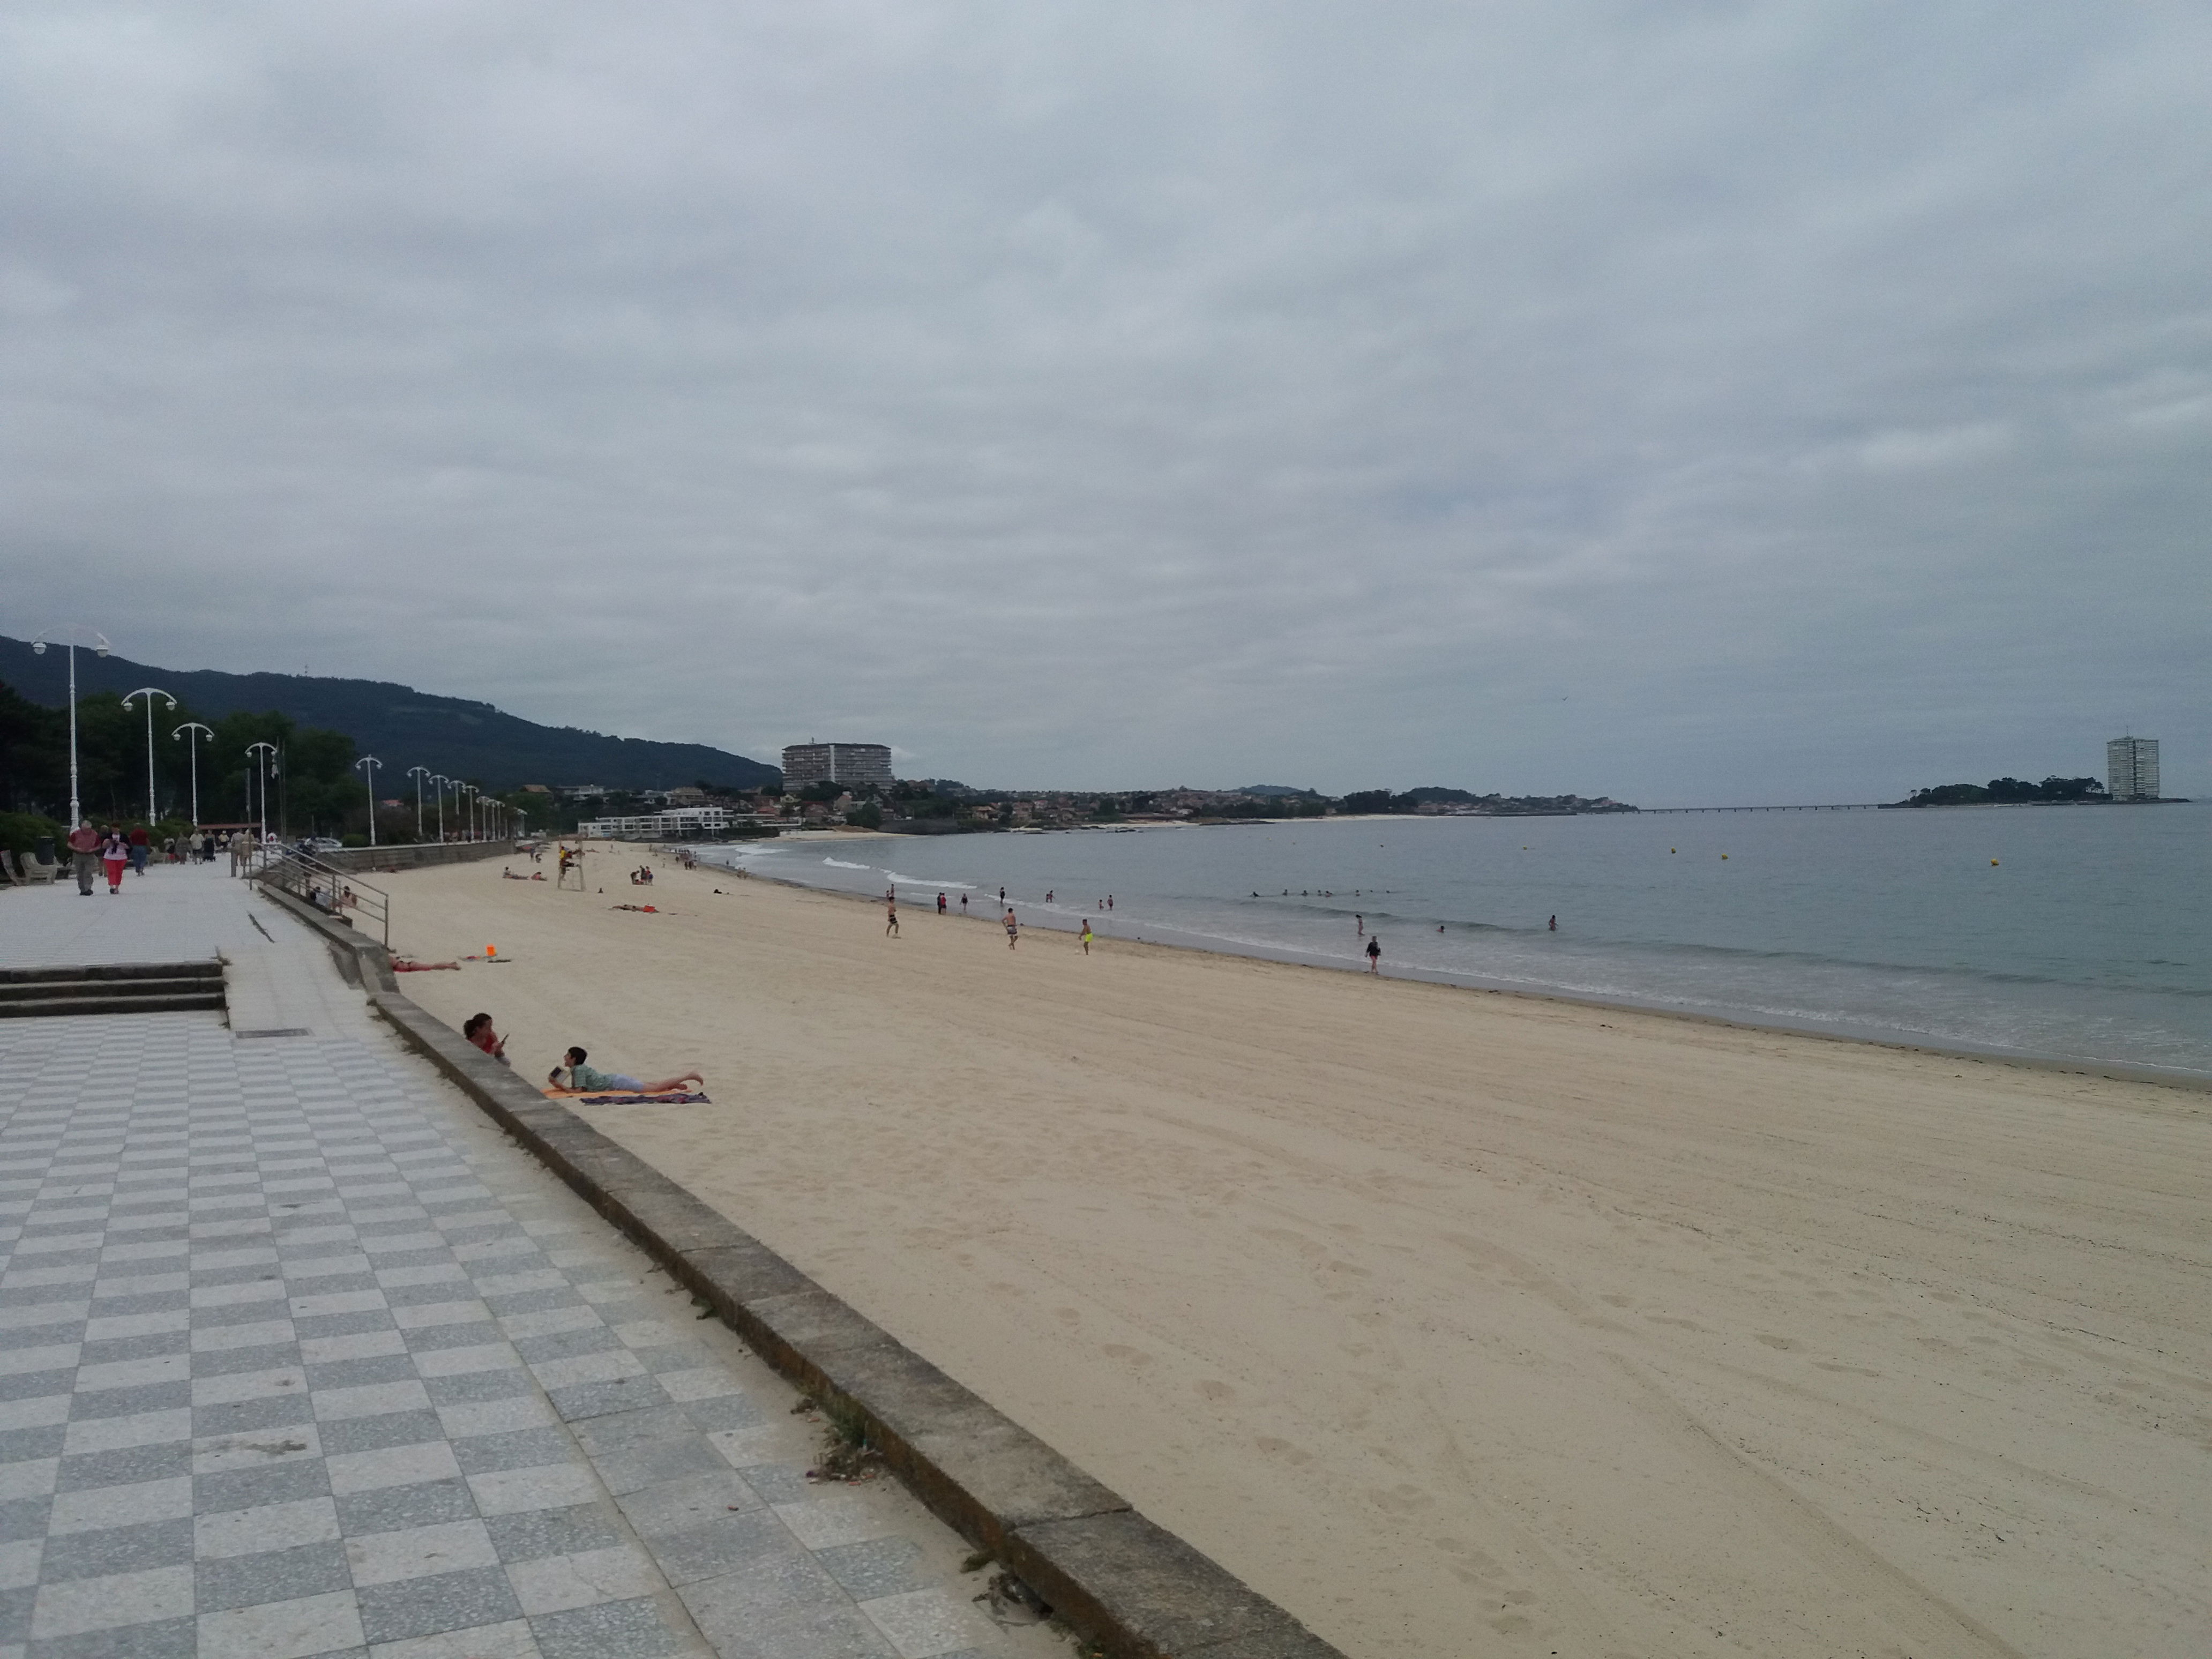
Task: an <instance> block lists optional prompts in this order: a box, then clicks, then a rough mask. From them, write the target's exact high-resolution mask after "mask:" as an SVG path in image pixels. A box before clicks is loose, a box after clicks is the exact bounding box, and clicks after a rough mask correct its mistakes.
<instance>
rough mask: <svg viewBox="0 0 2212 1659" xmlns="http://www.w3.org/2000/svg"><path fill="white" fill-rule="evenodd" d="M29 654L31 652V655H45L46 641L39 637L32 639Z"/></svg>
mask: <svg viewBox="0 0 2212 1659" xmlns="http://www.w3.org/2000/svg"><path fill="white" fill-rule="evenodd" d="M31 654H32V655H33V656H34V657H43V656H45V655H46V641H44V640H43V639H40V640H33V641H31Z"/></svg>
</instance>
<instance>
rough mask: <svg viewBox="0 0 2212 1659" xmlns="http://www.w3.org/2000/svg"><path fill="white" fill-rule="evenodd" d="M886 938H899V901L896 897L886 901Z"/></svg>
mask: <svg viewBox="0 0 2212 1659" xmlns="http://www.w3.org/2000/svg"><path fill="white" fill-rule="evenodd" d="M897 937H898V900H897V898H896V896H893V897H890V898H887V899H885V900H884V938H885V939H896V938H897Z"/></svg>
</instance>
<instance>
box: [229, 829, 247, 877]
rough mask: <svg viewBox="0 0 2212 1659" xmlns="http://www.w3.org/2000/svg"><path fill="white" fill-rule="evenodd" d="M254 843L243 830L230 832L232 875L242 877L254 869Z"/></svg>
mask: <svg viewBox="0 0 2212 1659" xmlns="http://www.w3.org/2000/svg"><path fill="white" fill-rule="evenodd" d="M252 854H253V842H252V839H251V838H250V837H249V836H247V835H246V831H245V830H243V829H234V830H232V831H231V832H230V873H231V874H232V875H234V876H242V875H244V874H245V873H246V871H247V870H249V869H250V868H252Z"/></svg>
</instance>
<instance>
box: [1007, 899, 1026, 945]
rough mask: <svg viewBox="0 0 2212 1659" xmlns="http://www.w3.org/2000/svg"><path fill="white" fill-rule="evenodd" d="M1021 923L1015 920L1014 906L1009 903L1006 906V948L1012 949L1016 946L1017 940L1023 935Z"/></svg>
mask: <svg viewBox="0 0 2212 1659" xmlns="http://www.w3.org/2000/svg"><path fill="white" fill-rule="evenodd" d="M1021 931H1022V925H1021V923H1019V922H1018V921H1015V920H1014V909H1013V906H1012V905H1008V906H1007V907H1006V949H1008V950H1009V951H1011V950H1012V949H1013V948H1014V943H1015V941H1016V940H1017V939H1019V938H1020V937H1021Z"/></svg>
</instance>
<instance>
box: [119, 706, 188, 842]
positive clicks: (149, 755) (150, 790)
mask: <svg viewBox="0 0 2212 1659" xmlns="http://www.w3.org/2000/svg"><path fill="white" fill-rule="evenodd" d="M131 697H143V698H145V699H146V833H147V834H148V835H149V836H150V835H152V834H153V833H154V820H155V818H156V817H159V816H160V813H159V812H158V811H155V804H154V699H155V698H156V697H169V694H168V693H167V692H166V691H164V690H161V687H159V686H157V685H142V686H140V687H139V688H138V689H137V690H136V691H133V692H131V694H130V695H129V696H125V698H124V699H123V706H124V707H125V708H130V707H131ZM169 712H170V713H171V714H175V713H176V712H177V700H176V699H175V698H174V697H169Z"/></svg>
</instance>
